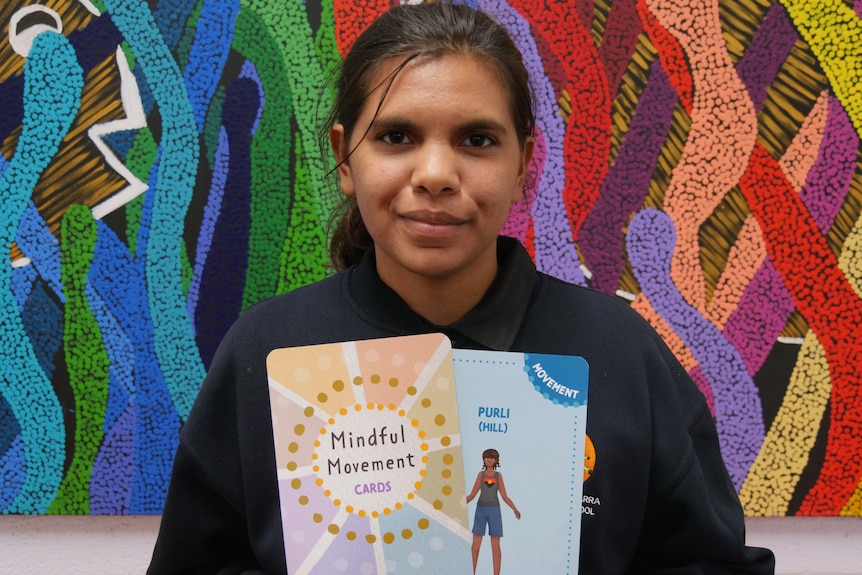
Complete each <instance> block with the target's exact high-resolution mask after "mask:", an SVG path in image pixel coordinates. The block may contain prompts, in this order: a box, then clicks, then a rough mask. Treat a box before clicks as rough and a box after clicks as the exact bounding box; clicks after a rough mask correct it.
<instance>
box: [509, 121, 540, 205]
mask: <svg viewBox="0 0 862 575" xmlns="http://www.w3.org/2000/svg"><path fill="white" fill-rule="evenodd" d="M535 149H536V139H535V138H533V137H532V136H530V137H529V138H527V139H526V140H524V147H523V149H522V150H521V158H520V161H519V162H518V179H517V181H516V182H515V183H516V186H515V193H514V195H513V197H512V203H513V204H515V203H517V202H519V201H521V199H523V197H524V182H525V181H526V180H527V173H528V172H529V170H530V162H532V161H533V152H534V151H535Z"/></svg>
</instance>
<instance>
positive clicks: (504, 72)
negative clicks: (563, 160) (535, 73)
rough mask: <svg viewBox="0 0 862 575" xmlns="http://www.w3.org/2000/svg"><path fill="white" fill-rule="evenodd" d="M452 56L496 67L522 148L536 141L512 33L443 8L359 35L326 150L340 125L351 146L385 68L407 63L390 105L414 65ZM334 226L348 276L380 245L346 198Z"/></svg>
mask: <svg viewBox="0 0 862 575" xmlns="http://www.w3.org/2000/svg"><path fill="white" fill-rule="evenodd" d="M450 54H469V55H472V56H478V57H481V58H485V59H487V60H488V61H489V62H490V63H492V64H494V66H495V67H496V69H497V73H498V74H499V77H500V81H501V82H502V84H503V88H504V89H505V90H506V92H507V93H508V94H509V99H510V103H511V109H512V116H513V120H514V123H515V127H516V128H517V130H518V139H519V142H520V143H521V145H524V143H525V142H526V140H527V138H529V137H530V136H532V135H533V130H534V127H535V117H534V114H533V94H532V90H531V89H530V79H529V74H528V73H527V69H526V67H525V66H524V62H523V58H522V56H521V52H520V51H519V50H518V48H517V47H516V46H515V43H514V42H513V41H512V38H511V36H509V33H508V31H507V30H506V28H505V27H503V26H502V25H500V24H499V23H497V22H496V21H494V20H493V19H492V18H491V17H490V16H488V15H487V14H485V13H483V12H480V11H478V10H476V9H474V8H471V7H469V6H465V5H453V4H450V3H448V2H442V1H441V2H436V3H433V4H418V5H406V4H405V5H400V6H396V7H393V8H392V9H390V10H389V11H387V12H385V13H384V14H382V15H381V16H380V17H378V18H377V19H376V20H374V22H372V23H371V24H370V25H369V26H368V28H366V29H365V31H364V32H362V34H360V35H359V37H358V38H357V40H356V43H355V44H354V45H353V48H352V49H351V50H350V52H349V53H348V54H347V56H346V57H345V58H344V62H343V63H342V65H341V69H340V72H339V74H338V77H337V80H336V83H335V88H336V99H335V104H334V105H333V108H332V111H331V112H330V114H329V117H328V119H327V122H326V124H325V125H324V127H323V129H322V131H321V134H320V137H321V145H328V142H329V132H330V130H331V129H332V127H333V126H334V125H335V124H336V123H340V124H342V125H343V126H344V141H345V142H346V141H349V139H350V135H351V134H352V132H353V130H354V128H355V127H356V121H357V119H358V117H359V114H360V113H361V111H362V108H363V106H364V105H365V100H366V99H367V98H368V95H369V94H370V93H371V92H373V91H374V90H375V89H376V88H377V87H378V86H369V85H368V82H369V80H370V78H371V77H372V76H373V75H374V73H375V72H376V70H377V69H378V67H379V66H380V64H381V63H382V62H384V61H385V60H388V59H390V58H394V57H399V56H403V57H404V60H403V61H402V62H401V64H400V65H399V66H398V67H396V69H395V71H394V72H393V73H392V74H391V75H389V76H388V77H387V78H386V79H384V82H388V84H387V86H386V88H385V89H384V92H383V97H384V98H385V97H386V91H387V90H388V88H389V86H391V84H392V81H393V80H394V78H395V76H396V75H397V74H398V73H399V72H400V71H401V69H402V68H403V67H404V66H405V65H407V63H408V62H410V61H411V60H413V59H414V58H417V57H419V56H432V57H434V56H444V55H450ZM381 104H382V100H381ZM363 137H364V134H363ZM360 141H361V140H360ZM350 152H352V150H348V153H347V156H348V157H349V155H350ZM334 172H335V170H332V172H331V173H334ZM332 223H333V224H334V229H333V233H332V239H331V240H330V245H329V257H330V260H331V262H332V266H333V267H334V268H335V269H337V270H341V269H345V268H347V267H349V266H350V265H352V264H354V263H358V262H359V260H360V259H361V258H362V254H363V253H365V251H366V250H368V249H370V248H371V247H372V246H373V244H374V242H373V240H372V238H371V236H370V235H369V233H368V230H367V229H366V227H365V222H364V221H363V220H362V215H361V214H360V213H359V206H358V205H357V202H356V197H355V196H345V197H344V199H343V200H342V202H341V205H340V206H339V208H338V209H337V210H336V212H335V214H334V215H333V222H332Z"/></svg>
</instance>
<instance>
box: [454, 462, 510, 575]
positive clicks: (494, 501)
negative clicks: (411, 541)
mask: <svg viewBox="0 0 862 575" xmlns="http://www.w3.org/2000/svg"><path fill="white" fill-rule="evenodd" d="M499 466H500V453H499V452H498V451H497V450H496V449H486V450H485V451H483V452H482V471H480V472H479V474H478V475H477V476H476V483H474V484H473V490H472V491H471V492H470V494H469V495H468V496H467V503H470V502H471V501H472V500H473V498H474V497H476V494H477V493H478V494H479V500H478V501H477V502H476V514H475V516H474V518H473V546H472V549H471V550H472V552H473V573H475V572H476V563H477V562H478V561H479V548H480V547H481V546H482V537H484V535H485V526H486V525H487V528H488V535H490V536H491V556H492V559H493V564H494V575H500V561H501V553H500V537H502V536H503V514H502V512H501V510H500V500H499V499H498V498H497V494H498V493H499V495H500V497H502V498H503V501H505V502H506V505H508V506H509V507H511V508H512V511H514V512H515V519H520V518H521V512H520V511H518V508H517V507H515V504H514V503H513V502H512V500H511V499H509V496H508V495H506V486H505V484H504V483H503V474H502V473H500V472H499V471H497V468H498V467H499Z"/></svg>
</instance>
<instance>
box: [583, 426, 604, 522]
mask: <svg viewBox="0 0 862 575" xmlns="http://www.w3.org/2000/svg"><path fill="white" fill-rule="evenodd" d="M595 470H596V446H595V444H594V443H593V440H592V439H590V436H589V435H587V436H586V445H585V448H584V482H586V481H587V480H588V479H589V478H590V477H592V476H593V472H595ZM601 505H602V502H601V500H599V498H598V497H594V496H592V495H587V494H586V493H584V495H583V499H582V501H581V515H592V516H595V515H597V514H598V509H599V508H600V507H601Z"/></svg>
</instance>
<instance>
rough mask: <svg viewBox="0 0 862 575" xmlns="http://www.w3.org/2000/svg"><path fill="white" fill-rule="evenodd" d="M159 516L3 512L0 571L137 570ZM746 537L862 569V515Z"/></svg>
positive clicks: (801, 568) (761, 522)
mask: <svg viewBox="0 0 862 575" xmlns="http://www.w3.org/2000/svg"><path fill="white" fill-rule="evenodd" d="M158 521H159V518H158V516H136V517H129V516H126V517H94V516H89V517H86V516H85V517H71V516H67V517H54V516H50V517H24V516H4V517H0V557H2V558H3V559H2V561H0V575H23V574H29V573H52V574H53V575H139V574H141V573H143V572H144V570H145V569H146V566H147V564H148V561H149V557H150V552H151V550H152V546H153V542H154V541H155V537H156V532H157V529H158ZM747 523H748V543H749V544H750V545H760V546H765V547H769V548H770V549H772V550H773V551H774V552H775V555H776V558H777V569H776V573H777V574H778V575H796V574H799V575H802V574H806V575H848V574H860V573H862V519H859V518H855V517H854V518H850V517H842V518H834V517H824V518H814V517H794V518H790V517H782V518H749V519H748V521H747Z"/></svg>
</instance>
